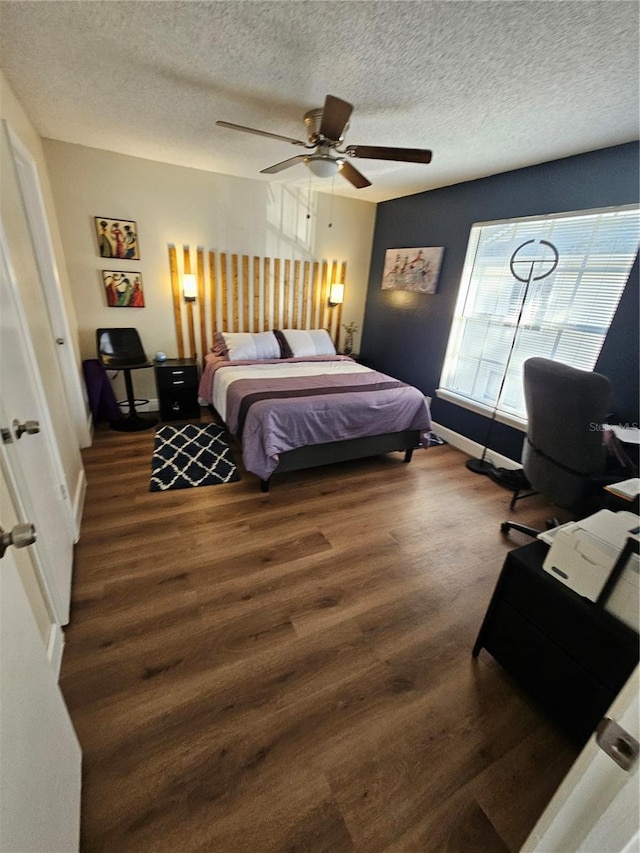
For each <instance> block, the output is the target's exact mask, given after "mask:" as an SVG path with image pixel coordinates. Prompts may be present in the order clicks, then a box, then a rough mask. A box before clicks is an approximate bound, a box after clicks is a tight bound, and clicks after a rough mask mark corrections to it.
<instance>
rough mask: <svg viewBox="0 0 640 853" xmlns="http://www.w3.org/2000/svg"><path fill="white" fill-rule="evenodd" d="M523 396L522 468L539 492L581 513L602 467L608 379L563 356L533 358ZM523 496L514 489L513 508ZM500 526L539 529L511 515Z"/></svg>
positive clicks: (528, 363)
mask: <svg viewBox="0 0 640 853" xmlns="http://www.w3.org/2000/svg"><path fill="white" fill-rule="evenodd" d="M524 398H525V404H526V408H527V418H528V422H529V423H528V428H527V435H526V438H525V440H524V444H523V447H522V468H523V471H524V474H525V476H526V478H527V480H528V481H529V483H530V484H531V487H532V489H534V490H535V492H540V493H541V494H543V495H545V497H547V498H548V499H549V500H550V501H551V502H552V503H554V504H556V505H557V506H559V507H562V508H563V509H568V510H573V511H574V512H576V513H578V514H579V513H580V506H581V504H582V502H583V501H584V500H585V499H586V498H587V496H588V494H589V492H590V491H591V490H592V489H593V486H594V480H593V478H594V477H595V476H597V475H598V474H601V473H602V472H603V470H604V465H605V455H606V454H605V447H604V444H603V441H602V423H603V421H604V418H605V416H606V415H607V413H608V411H609V402H610V400H611V388H610V385H609V380H608V379H607V377H606V376H603V375H602V374H600V373H591V372H589V371H586V370H577V369H576V368H575V367H569V366H568V365H566V364H562V363H561V362H559V361H551V360H550V359H548V358H529V359H527V361H525V363H524ZM528 494H531V492H529V493H528ZM520 497H526V495H522V496H521V495H520V494H519V492H516V493H514V496H513V499H512V501H511V509H513V507H514V506H515V502H516V501H517V500H519V498H520ZM501 530H502V532H503V533H508V532H509V530H519V531H520V532H522V533H526V534H528V535H529V536H537V535H538V533H539V531H538V530H535V529H534V528H532V527H528V526H527V525H524V524H518V523H517V522H513V521H505V522H504V523H503V524H502V526H501Z"/></svg>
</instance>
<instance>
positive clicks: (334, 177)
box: [329, 175, 336, 228]
mask: <svg viewBox="0 0 640 853" xmlns="http://www.w3.org/2000/svg"><path fill="white" fill-rule="evenodd" d="M335 185H336V176H335V175H334V176H333V177H332V178H331V201H330V202H329V228H331V226H332V225H333V188H334V186H335Z"/></svg>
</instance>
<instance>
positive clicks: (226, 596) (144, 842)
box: [61, 428, 576, 853]
mask: <svg viewBox="0 0 640 853" xmlns="http://www.w3.org/2000/svg"><path fill="white" fill-rule="evenodd" d="M153 437H154V435H153V430H150V431H147V432H143V433H137V434H126V433H117V432H112V431H109V430H108V429H104V428H101V429H99V430H98V431H97V432H96V435H95V442H94V445H93V447H91V448H90V449H88V450H86V451H84V452H83V456H84V462H85V466H86V473H87V478H88V484H89V485H88V491H87V499H86V507H85V512H84V519H83V525H82V536H81V539H80V542H79V544H78V546H77V550H76V558H75V574H74V585H73V604H72V617H71V623H70V625H69V627H68V628H67V630H66V637H67V645H66V651H65V656H64V663H63V670H62V678H61V686H62V690H63V692H64V695H65V697H66V700H67V703H68V706H69V709H70V713H71V716H72V718H73V722H74V724H75V726H76V730H77V732H78V737H79V739H80V743H81V745H82V749H83V755H84V793H83V813H82V849H83V850H85V851H117V852H118V853H122V852H123V851H172V853H173V851H215V853H245V851H246V853H293V851H297V853H343V851H344V852H345V853H346V851H358V853H383V851H384V853H413V851H416V853H417V851H451V852H452V853H456V851H460V853H462V852H463V851H465V853H466V851H492V853H494V851H495V853H499V852H500V851H517V850H518V849H519V847H520V845H521V844H522V843H523V841H524V839H525V838H526V836H527V834H528V832H529V831H530V829H531V828H532V826H533V824H534V823H535V821H536V819H537V818H538V816H539V814H540V813H541V811H542V810H543V809H544V807H545V805H546V803H547V801H548V800H549V798H550V796H551V794H552V793H553V791H554V790H555V788H556V787H557V786H558V784H559V783H560V781H561V779H562V778H563V776H564V774H565V773H566V771H567V770H568V768H569V767H570V765H571V763H572V762H573V760H574V758H575V756H576V751H575V749H574V747H573V746H571V745H570V744H568V743H567V742H566V740H565V738H564V737H563V735H562V734H561V733H559V732H558V731H557V730H556V729H555V728H554V727H553V725H552V724H551V723H549V722H548V721H547V720H546V719H545V718H544V717H543V716H542V714H541V713H540V712H539V711H538V710H537V709H536V707H534V706H532V705H531V704H530V702H529V701H528V700H527V699H526V697H525V696H524V695H523V694H522V693H521V692H520V690H519V689H518V688H517V687H516V686H515V685H514V683H513V682H512V681H511V680H510V678H509V677H508V676H507V675H506V674H505V673H504V672H503V671H502V670H501V668H500V667H499V666H498V665H497V664H496V663H495V662H494V661H493V660H492V658H491V657H490V656H489V655H487V653H486V652H482V653H481V654H480V657H479V659H478V660H477V661H474V660H473V659H472V657H471V647H472V645H473V642H474V640H475V637H476V634H477V631H478V629H479V626H480V623H481V620H482V617H483V615H484V612H485V609H486V606H487V603H488V601H489V598H490V596H491V592H492V590H493V587H494V584H495V581H496V579H497V577H498V574H499V572H500V568H501V566H502V562H503V560H504V555H505V553H506V551H507V550H508V549H509V548H510V547H514V546H516V545H518V544H524V543H525V542H526V541H527V540H526V539H525V538H524V537H521V536H520V535H519V534H517V533H514V534H512V538H511V540H510V541H509V540H504V539H503V537H502V536H501V534H500V533H499V523H500V521H502V520H504V519H506V518H507V517H509V511H508V502H509V494H508V493H507V492H505V491H504V490H502V489H501V488H500V487H499V486H497V485H495V484H494V483H493V482H491V481H490V480H489V479H488V478H486V477H482V476H478V475H476V474H472V473H470V472H469V471H467V469H466V468H465V466H464V461H465V457H464V456H463V454H461V453H459V452H458V451H456V450H455V449H453V448H451V447H448V446H445V447H434V448H430V449H429V450H421V451H416V453H415V454H414V458H413V461H412V462H411V464H410V465H405V464H403V463H402V461H401V459H402V457H401V455H400V454H395V455H390V456H388V457H381V458H378V459H371V460H366V461H360V462H354V463H349V464H345V465H342V466H331V467H328V468H325V469H316V470H313V471H305V472H298V473H295V474H288V475H283V476H281V477H277V478H274V482H273V484H272V488H271V492H270V493H269V494H266V495H265V494H262V493H261V492H260V490H259V487H258V482H257V480H256V478H255V477H253V476H251V475H248V474H246V473H245V472H244V471H242V480H241V482H239V483H231V484H228V485H220V486H209V487H204V488H195V489H185V490H181V491H169V492H162V493H158V492H154V493H151V492H149V490H148V489H149V477H150V460H151V454H152V448H153ZM236 458H237V460H238V461H240V459H239V453H238V452H237V448H236ZM549 514H550V512H549V507H548V506H547V505H546V504H545V502H544V501H543V499H541V498H539V497H535V498H531V499H528V500H525V501H521V502H520V504H519V506H518V507H517V510H516V512H515V513H514V514H513V515H514V516H515V517H517V518H518V519H521V520H523V521H525V522H527V523H533V524H534V525H538V524H540V525H541V524H542V523H543V520H544V519H545V518H546V517H547V516H548V515H549Z"/></svg>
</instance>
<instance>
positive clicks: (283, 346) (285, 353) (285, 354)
mask: <svg viewBox="0 0 640 853" xmlns="http://www.w3.org/2000/svg"><path fill="white" fill-rule="evenodd" d="M273 334H274V335H275V336H276V338H277V341H278V343H279V345H280V358H293V353H292V352H291V347H290V346H289V344H288V342H287V339H286V338H285V336H284V335H283V334H282V332H281V331H280V330H279V329H274V330H273Z"/></svg>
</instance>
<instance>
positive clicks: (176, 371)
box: [153, 358, 200, 421]
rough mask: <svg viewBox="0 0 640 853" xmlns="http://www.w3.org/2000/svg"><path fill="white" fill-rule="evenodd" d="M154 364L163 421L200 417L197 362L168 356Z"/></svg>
mask: <svg viewBox="0 0 640 853" xmlns="http://www.w3.org/2000/svg"><path fill="white" fill-rule="evenodd" d="M153 364H154V367H155V373H156V386H157V388H158V398H159V400H160V418H161V419H162V420H163V421H175V420H181V419H183V418H184V419H187V420H193V419H194V418H199V417H200V406H199V404H198V365H197V363H196V362H195V361H194V360H193V359H191V358H168V359H167V360H166V361H154V363H153Z"/></svg>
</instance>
